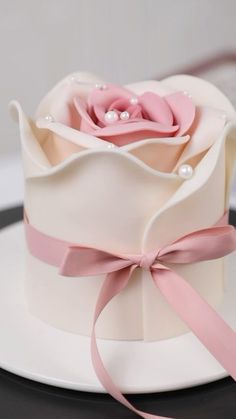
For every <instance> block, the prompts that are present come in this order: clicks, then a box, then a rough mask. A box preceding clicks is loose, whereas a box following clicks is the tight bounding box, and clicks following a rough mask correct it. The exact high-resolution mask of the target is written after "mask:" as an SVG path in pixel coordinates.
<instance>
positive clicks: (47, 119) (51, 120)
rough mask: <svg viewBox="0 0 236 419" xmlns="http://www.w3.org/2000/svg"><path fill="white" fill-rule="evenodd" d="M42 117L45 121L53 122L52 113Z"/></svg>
mask: <svg viewBox="0 0 236 419" xmlns="http://www.w3.org/2000/svg"><path fill="white" fill-rule="evenodd" d="M44 119H45V121H47V122H53V121H54V119H53V117H52V115H49V114H48V115H46V116H45V117H44Z"/></svg>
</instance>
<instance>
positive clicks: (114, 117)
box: [105, 111, 118, 123]
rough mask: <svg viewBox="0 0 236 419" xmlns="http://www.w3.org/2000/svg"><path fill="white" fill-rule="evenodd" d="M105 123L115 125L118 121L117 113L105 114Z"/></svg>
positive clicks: (109, 112)
mask: <svg viewBox="0 0 236 419" xmlns="http://www.w3.org/2000/svg"><path fill="white" fill-rule="evenodd" d="M105 121H106V122H108V123H113V122H116V121H118V113H117V112H116V111H108V112H106V113H105Z"/></svg>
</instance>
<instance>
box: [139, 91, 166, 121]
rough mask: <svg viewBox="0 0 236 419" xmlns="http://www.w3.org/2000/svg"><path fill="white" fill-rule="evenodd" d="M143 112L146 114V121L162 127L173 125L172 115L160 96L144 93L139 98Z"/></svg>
mask: <svg viewBox="0 0 236 419" xmlns="http://www.w3.org/2000/svg"><path fill="white" fill-rule="evenodd" d="M139 102H140V103H141V105H142V107H143V110H144V111H145V112H146V113H147V115H148V116H147V119H151V120H152V121H156V122H159V123H161V124H164V125H170V126H171V125H173V115H172V112H171V109H170V107H169V106H168V104H167V103H166V101H165V99H163V98H162V97H161V96H159V95H157V94H155V93H152V92H146V93H143V94H142V95H141V96H139Z"/></svg>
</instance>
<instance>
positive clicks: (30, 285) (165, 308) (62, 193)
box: [11, 73, 236, 340]
mask: <svg viewBox="0 0 236 419" xmlns="http://www.w3.org/2000/svg"><path fill="white" fill-rule="evenodd" d="M11 110H12V113H13V114H14V116H16V115H17V117H18V120H19V126H20V135H21V142H22V153H23V162H24V173H25V202H24V204H25V210H26V213H27V216H28V218H29V221H30V223H31V225H32V226H34V227H35V228H37V229H38V230H39V231H41V232H42V233H45V234H47V235H49V236H52V237H55V238H57V239H62V240H65V241H68V242H71V243H78V244H80V245H83V246H89V247H95V248H97V249H103V250H106V251H108V252H113V253H122V254H126V253H127V254H131V253H132V254H133V253H138V254H140V253H141V254H142V253H146V252H150V251H152V250H153V249H156V248H159V247H160V246H163V245H166V244H168V243H170V242H173V241H174V240H176V239H177V238H179V237H181V236H183V235H185V234H187V233H191V232H193V231H194V230H197V229H203V228H206V227H209V226H212V225H213V224H215V223H216V222H217V221H218V220H219V219H220V217H222V215H223V214H224V212H225V211H227V210H228V205H229V190H230V185H231V180H232V174H233V164H234V161H235V156H236V125H235V124H234V121H235V116H236V114H235V111H234V109H233V107H232V105H231V104H230V102H229V101H228V99H227V98H226V97H225V96H224V95H223V94H222V93H221V92H220V91H219V90H218V89H217V88H216V87H214V86H212V85H211V84H209V83H208V82H206V81H203V80H201V79H197V78H194V77H191V76H186V75H178V76H173V77H170V78H167V79H165V80H162V81H160V82H157V81H146V82H140V83H136V84H131V85H129V86H125V87H124V88H121V87H118V86H114V85H111V84H106V85H104V84H103V82H102V81H101V80H100V79H98V78H97V77H94V76H92V75H90V74H85V73H78V74H74V75H72V76H69V77H67V78H66V79H64V80H62V81H61V82H60V83H59V84H57V85H56V87H54V89H53V90H52V91H51V92H50V93H49V94H48V95H47V96H46V97H45V98H44V99H43V100H42V102H41V103H40V105H39V107H38V110H37V112H36V115H35V117H34V118H33V119H30V118H28V117H26V116H25V114H24V113H23V111H22V109H21V107H20V105H19V104H18V103H17V102H13V103H12V106H11ZM175 271H176V272H177V273H179V274H181V275H182V277H183V278H184V279H186V280H187V281H189V283H190V284H191V285H192V286H193V287H194V288H195V289H196V290H197V291H198V292H199V294H200V295H202V296H203V297H204V298H205V299H206V300H207V301H208V302H210V304H211V305H212V306H214V307H217V305H218V304H219V302H220V301H221V298H222V295H223V292H224V259H217V260H211V261H204V262H198V263H194V264H193V263H192V264H188V265H178V266H176V267H175ZM149 276H150V272H148V271H146V270H143V269H136V271H135V272H134V274H133V277H132V280H131V281H130V283H129V285H128V286H127V288H126V289H124V290H123V291H122V292H121V293H120V294H119V295H117V296H116V297H115V298H113V300H112V301H110V303H109V304H108V306H107V307H106V308H105V310H104V311H103V313H102V314H101V317H100V318H99V320H98V325H97V336H98V337H102V338H106V339H125V340H132V339H139V340H159V339H163V338H169V337H173V336H176V335H179V334H182V333H184V332H186V331H187V330H188V329H187V326H186V325H185V324H184V323H183V322H182V321H181V320H180V319H179V318H178V316H177V315H176V314H175V312H174V311H173V310H172V308H171V307H170V305H168V303H167V302H166V301H165V300H164V298H163V297H162V295H161V293H160V292H159V291H158V289H157V288H156V287H155V286H154V284H153V282H152V281H150V280H149ZM104 277H105V275H99V276H96V275H93V276H90V277H84V276H83V277H82V276H81V277H76V278H74V277H72V278H71V277H66V276H62V275H60V274H59V273H58V269H57V267H55V266H51V265H49V264H47V263H44V262H43V261H41V260H39V259H37V258H35V257H34V256H32V255H31V254H30V253H29V251H28V250H26V298H27V302H28V306H29V310H30V312H31V313H32V314H33V315H35V316H37V317H39V318H40V319H42V320H43V321H45V322H47V323H50V324H51V325H53V326H55V327H57V328H61V329H64V330H67V331H70V332H73V333H78V334H83V335H90V334H91V328H92V320H93V314H94V307H95V303H96V299H97V296H98V293H99V290H100V287H101V285H102V283H103V281H104Z"/></svg>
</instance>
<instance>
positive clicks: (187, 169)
mask: <svg viewBox="0 0 236 419" xmlns="http://www.w3.org/2000/svg"><path fill="white" fill-rule="evenodd" d="M178 174H179V176H180V177H182V178H183V179H190V178H191V177H192V175H193V168H192V166H190V164H182V166H180V168H179V170H178Z"/></svg>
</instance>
